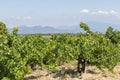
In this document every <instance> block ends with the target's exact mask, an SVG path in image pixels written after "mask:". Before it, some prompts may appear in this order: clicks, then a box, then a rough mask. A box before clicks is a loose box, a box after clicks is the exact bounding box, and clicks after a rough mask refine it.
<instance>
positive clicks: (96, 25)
mask: <svg viewBox="0 0 120 80" xmlns="http://www.w3.org/2000/svg"><path fill="white" fill-rule="evenodd" d="M87 24H88V25H89V26H90V28H91V30H92V31H94V32H102V33H104V32H105V31H106V30H107V28H108V27H109V26H112V27H113V28H114V29H116V30H120V27H118V26H119V25H113V24H109V23H100V22H87ZM9 30H10V31H12V29H9ZM82 31H83V29H81V28H80V27H79V25H73V26H59V27H52V26H31V27H28V26H20V27H19V32H18V33H19V34H35V33H42V34H48V33H79V32H82Z"/></svg>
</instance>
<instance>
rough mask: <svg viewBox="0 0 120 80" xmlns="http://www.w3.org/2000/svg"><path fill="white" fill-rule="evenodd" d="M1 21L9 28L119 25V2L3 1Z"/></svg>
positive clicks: (0, 1)
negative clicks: (25, 26)
mask: <svg viewBox="0 0 120 80" xmlns="http://www.w3.org/2000/svg"><path fill="white" fill-rule="evenodd" d="M0 21H2V22H4V23H5V24H6V25H7V27H16V26H22V25H27V26H34V25H42V26H53V27H59V26H71V25H79V23H80V22H81V21H82V22H90V21H93V22H94V21H96V22H103V23H111V24H120V0H0Z"/></svg>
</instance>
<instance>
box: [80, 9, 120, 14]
mask: <svg viewBox="0 0 120 80" xmlns="http://www.w3.org/2000/svg"><path fill="white" fill-rule="evenodd" d="M80 13H81V14H86V13H87V14H90V15H99V14H101V15H114V16H120V13H119V12H117V11H114V10H110V11H103V10H97V11H90V10H87V9H82V10H80Z"/></svg>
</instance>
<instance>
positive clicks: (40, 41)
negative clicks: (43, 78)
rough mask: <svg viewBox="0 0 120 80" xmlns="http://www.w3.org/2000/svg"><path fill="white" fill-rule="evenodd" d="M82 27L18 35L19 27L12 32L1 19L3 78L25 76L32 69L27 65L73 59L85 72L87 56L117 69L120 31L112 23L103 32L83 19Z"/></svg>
mask: <svg viewBox="0 0 120 80" xmlns="http://www.w3.org/2000/svg"><path fill="white" fill-rule="evenodd" d="M80 28H82V29H84V32H80V33H79V34H67V33H66V34H65V33H63V34H59V35H55V34H51V35H50V37H43V36H42V34H34V35H29V34H24V35H19V34H18V33H17V32H18V28H14V29H13V31H12V32H11V33H9V32H8V30H7V28H6V25H5V24H4V23H2V22H0V80H22V79H23V77H24V76H25V75H26V74H29V73H31V70H30V69H29V68H28V65H29V66H31V67H34V66H36V65H39V66H40V67H41V68H47V69H53V68H54V67H56V66H59V65H62V64H64V63H66V62H70V61H74V60H77V61H78V66H76V67H77V68H78V72H84V70H85V64H84V61H86V60H88V61H89V62H90V64H92V65H95V66H96V67H97V68H98V69H100V70H101V71H104V69H103V67H104V68H107V69H108V71H110V72H111V73H114V71H113V69H114V67H115V66H116V65H117V64H119V63H120V31H117V30H114V29H113V28H112V27H109V28H108V29H107V31H106V33H104V34H103V33H99V32H92V31H91V30H90V27H89V26H88V25H86V24H85V23H83V22H81V23H80ZM80 64H82V68H81V66H80Z"/></svg>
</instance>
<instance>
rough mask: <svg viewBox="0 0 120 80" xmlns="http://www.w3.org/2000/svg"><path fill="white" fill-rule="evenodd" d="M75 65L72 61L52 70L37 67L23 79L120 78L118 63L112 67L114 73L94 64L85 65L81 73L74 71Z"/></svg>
mask: <svg viewBox="0 0 120 80" xmlns="http://www.w3.org/2000/svg"><path fill="white" fill-rule="evenodd" d="M76 65H77V62H76V61H73V62H70V63H66V64H64V65H61V66H58V67H56V68H55V69H53V70H52V71H50V70H46V69H39V68H38V69H36V70H34V71H33V72H32V73H31V74H29V75H26V76H25V77H24V80H120V65H117V66H116V67H115V68H114V71H115V74H112V73H110V72H107V71H106V72H105V73H103V72H101V71H100V70H99V69H97V68H96V67H95V66H87V67H86V73H84V74H82V75H81V74H79V73H78V72H77V71H76Z"/></svg>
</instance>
